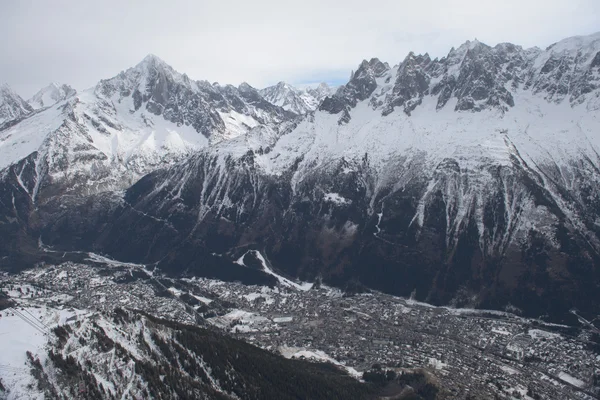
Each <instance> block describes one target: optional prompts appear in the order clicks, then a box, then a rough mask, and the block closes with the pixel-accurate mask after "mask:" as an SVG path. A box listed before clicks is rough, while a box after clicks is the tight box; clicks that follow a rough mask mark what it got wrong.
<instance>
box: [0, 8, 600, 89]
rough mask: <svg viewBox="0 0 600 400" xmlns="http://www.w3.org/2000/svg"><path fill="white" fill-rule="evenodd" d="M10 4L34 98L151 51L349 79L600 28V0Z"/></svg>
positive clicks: (22, 81)
mask: <svg viewBox="0 0 600 400" xmlns="http://www.w3.org/2000/svg"><path fill="white" fill-rule="evenodd" d="M449 4H451V5H452V6H449ZM0 16H2V18H1V19H0V33H1V36H0V37H1V38H2V40H1V41H0V57H1V58H0V60H1V61H0V83H2V82H6V83H8V84H9V85H11V86H12V87H13V88H14V89H15V90H16V91H17V92H18V93H19V94H21V95H22V96H23V97H25V98H27V97H29V96H31V95H32V94H33V93H34V92H36V91H37V90H38V89H39V88H41V87H42V86H45V85H47V84H48V83H49V82H51V81H56V82H61V83H68V84H70V85H72V86H73V87H75V88H76V89H78V90H82V89H85V88H88V87H91V86H93V85H94V84H95V83H96V82H97V81H98V80H100V79H101V78H109V77H112V76H114V75H116V74H117V73H118V72H119V71H121V70H124V69H126V68H128V67H131V66H133V65H135V64H137V63H138V62H139V61H141V60H142V59H143V58H144V56H145V55H146V54H148V53H153V54H156V55H157V56H159V57H161V58H162V59H164V60H165V61H166V62H167V63H168V64H170V65H172V66H173V67H174V68H175V69H176V70H178V71H179V72H185V73H187V74H188V76H190V77H191V78H193V79H206V80H209V81H211V82H213V81H218V82H220V83H232V84H239V83H241V82H243V81H246V82H248V83H250V84H251V85H253V86H255V87H263V86H266V85H269V84H274V83H276V82H278V81H280V80H283V81H287V82H290V83H293V84H307V83H312V82H318V81H328V82H333V83H343V82H345V81H346V80H347V78H348V76H349V74H350V71H351V70H352V69H354V68H356V66H357V65H358V64H359V63H360V61H361V60H362V59H365V58H366V59H368V58H371V57H379V58H380V59H381V60H383V61H388V62H389V63H390V64H396V63H398V62H400V61H401V60H402V59H403V58H404V57H405V56H406V54H407V53H408V52H409V51H411V50H412V51H415V52H417V53H424V52H429V54H430V55H431V56H432V57H441V56H444V55H446V54H447V53H448V50H450V48H451V47H452V46H455V47H458V46H459V45H460V44H461V43H463V42H465V41H466V40H467V39H473V38H477V39H478V40H480V41H482V42H484V43H487V44H490V45H495V44H497V43H500V42H512V43H516V44H521V45H523V46H525V47H531V46H536V45H537V46H540V47H546V46H548V45H550V44H552V43H554V42H556V41H558V40H560V39H563V38H565V37H569V36H575V35H585V34H590V33H593V32H596V31H600V0H410V1H405V0H375V1H370V0H360V1H355V0H330V1H328V0H300V1H293V2H291V1H285V0H214V1H201V0H195V1H175V0H158V1H154V0H144V1H134V0H118V1H115V0H96V1H86V0H73V1H61V0H52V1H49V0H38V1H27V0H0Z"/></svg>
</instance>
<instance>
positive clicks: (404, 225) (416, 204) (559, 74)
mask: <svg viewBox="0 0 600 400" xmlns="http://www.w3.org/2000/svg"><path fill="white" fill-rule="evenodd" d="M597 36H598V35H592V36H589V37H585V38H578V39H565V40H564V41H561V42H558V43H557V44H555V45H553V46H550V47H549V48H548V49H547V50H541V49H522V48H521V47H519V46H515V45H511V44H500V45H497V46H494V47H490V46H486V45H484V44H482V43H480V42H468V43H465V44H464V45H462V46H460V47H459V48H458V49H453V50H451V51H450V52H449V54H448V56H446V57H444V58H442V59H434V60H431V58H430V57H429V56H428V55H427V54H425V55H415V54H414V53H409V55H408V56H407V57H405V58H404V60H403V62H402V63H400V64H398V65H397V66H394V67H390V66H389V64H386V63H384V62H382V61H380V60H378V59H371V60H370V61H366V60H365V61H363V62H362V63H361V64H360V65H359V68H358V69H357V70H356V71H355V72H353V74H352V76H351V78H350V80H349V82H348V83H347V84H345V85H343V86H341V87H340V88H338V89H337V90H336V92H335V93H334V94H332V95H329V96H328V97H326V98H325V99H324V100H323V101H322V102H321V104H320V106H319V108H318V109H317V110H315V111H314V112H309V113H308V114H306V115H304V116H301V117H298V116H297V115H295V114H294V113H289V112H288V111H286V110H284V109H282V108H280V107H277V106H274V105H272V104H270V103H268V102H267V101H266V100H265V99H264V98H263V97H262V96H261V94H260V92H258V91H257V90H255V89H253V88H252V87H250V86H249V85H247V84H246V85H244V84H242V85H240V86H239V87H238V88H235V87H233V86H220V85H214V84H209V83H208V82H203V81H192V80H190V79H189V78H187V77H186V76H185V75H182V74H179V75H174V74H173V73H171V71H170V70H169V69H168V68H167V67H164V66H163V65H161V63H160V62H158V61H156V60H155V58H154V57H150V58H149V59H148V60H145V62H142V63H140V64H138V66H136V67H134V68H131V69H129V70H127V71H129V73H128V72H127V71H124V72H122V73H121V74H119V75H117V76H116V77H114V78H111V79H109V80H103V81H101V82H100V83H99V84H98V85H97V86H96V88H95V89H94V90H93V92H92V91H90V92H85V93H82V94H80V95H79V96H78V97H76V99H77V100H70V101H67V102H66V103H64V105H62V106H55V107H51V109H54V110H55V111H60V110H59V108H60V107H64V108H62V109H61V110H62V111H61V112H64V114H65V115H67V116H69V117H68V121H70V122H68V123H67V124H66V127H65V126H63V125H61V126H62V128H61V129H62V131H61V132H63V133H66V129H67V127H68V128H69V129H71V128H74V127H77V126H80V125H81V122H82V121H89V122H85V129H80V130H78V129H75V131H76V132H77V135H78V136H77V135H76V136H70V137H77V138H78V139H77V141H78V142H77V144H73V145H72V146H67V147H68V148H67V149H66V150H60V151H58V150H57V151H55V150H52V152H50V153H53V154H62V155H67V156H68V157H71V156H73V155H77V156H76V157H75V158H78V157H80V158H81V161H77V162H80V163H81V165H82V166H83V165H89V164H90V160H94V159H96V160H98V163H96V164H95V165H96V166H95V167H94V168H93V171H95V173H97V171H102V170H107V169H110V168H114V166H116V165H119V166H121V167H122V168H123V169H122V170H121V171H122V172H121V174H122V175H119V174H115V173H114V171H110V172H109V173H108V174H106V175H104V178H102V179H109V180H111V183H110V184H107V185H106V186H103V187H99V188H97V189H94V190H88V189H89V188H90V177H93V175H92V174H91V171H92V169H90V170H89V171H90V172H88V171H86V170H85V168H84V169H82V170H81V171H82V172H81V175H80V178H77V179H81V180H80V181H78V182H79V189H77V190H75V191H73V190H72V188H73V187H74V186H73V176H74V175H75V174H73V173H72V172H71V171H73V169H72V168H70V167H69V165H72V164H73V163H66V164H65V163H59V164H56V163H53V162H50V163H48V162H46V163H40V162H39V161H37V159H38V158H39V157H40V154H42V153H40V152H39V151H38V152H37V153H36V155H33V154H34V153H30V156H29V158H28V159H24V158H23V157H25V156H27V154H25V153H26V152H25V151H24V152H23V154H19V155H18V157H16V158H15V160H17V161H16V163H15V164H12V165H5V166H4V170H3V172H2V174H3V175H2V184H1V189H2V191H0V201H1V204H3V206H2V208H1V209H0V218H2V219H1V220H2V221H4V222H5V223H4V224H3V225H2V228H1V229H3V231H2V232H3V233H2V234H3V235H6V236H7V237H15V239H14V240H13V241H12V242H10V243H6V244H4V245H3V247H0V254H5V255H6V257H8V261H7V262H12V261H15V260H18V259H19V257H21V255H20V253H19V252H20V251H21V250H17V251H15V250H14V249H15V248H16V249H20V248H23V246H24V245H23V244H19V243H18V241H19V240H23V241H24V242H25V243H28V244H27V246H33V247H35V244H32V243H36V241H37V239H38V238H41V239H42V240H43V242H44V243H48V244H49V245H51V246H54V247H55V248H57V249H58V250H80V249H87V250H89V251H91V250H94V251H101V252H105V253H106V254H109V255H111V256H112V257H113V258H116V259H121V260H124V261H132V262H138V263H150V264H154V263H157V265H158V266H159V267H160V268H162V269H163V270H165V271H168V272H169V273H172V274H190V275H200V276H203V275H206V274H217V275H219V274H223V275H222V276H224V275H226V274H227V270H228V268H230V267H228V266H227V265H228V264H227V263H232V262H233V261H235V260H237V259H238V258H239V256H240V252H243V251H246V250H248V249H256V250H260V251H261V253H262V254H265V255H266V256H267V257H268V258H269V260H270V263H271V264H272V265H273V269H275V270H280V271H283V272H284V273H286V274H287V275H289V276H292V277H299V278H301V279H303V280H312V279H314V278H315V277H317V276H320V277H322V278H323V279H324V280H325V281H326V282H328V283H331V284H335V285H338V286H343V285H345V284H346V283H347V282H349V281H353V280H358V281H360V282H361V283H363V284H365V285H366V286H368V287H371V288H374V289H377V290H382V291H385V292H389V293H393V294H397V295H402V296H409V295H410V294H411V293H416V298H417V299H418V300H423V301H428V302H431V303H434V304H453V305H456V306H469V307H487V308H496V309H497V308H503V307H509V306H510V307H517V308H520V309H522V310H523V312H524V313H526V314H527V315H534V316H539V315H543V314H552V315H559V314H561V313H563V314H564V313H566V312H568V309H569V308H570V307H577V308H579V309H581V310H585V312H597V307H596V306H594V305H593V304H589V303H588V302H586V301H585V300H584V299H585V298H586V296H588V297H589V296H592V295H593V294H594V293H596V291H597V289H598V287H600V276H599V275H600V272H599V269H598V265H600V255H599V254H600V229H599V228H598V224H597V217H596V215H597V213H598V210H600V192H599V190H598V187H599V186H598V185H597V183H598V182H600V172H599V171H600V157H599V156H598V154H600V153H599V152H598V151H599V149H600V142H598V138H597V137H596V135H594V132H596V131H597V130H598V129H599V121H598V118H597V114H598V110H599V109H600V95H599V90H598V89H599V88H600V61H598V62H596V59H598V60H600V55H599V54H600V40H599V39H600V38H599V37H597ZM79 102H81V103H83V104H84V105H83V106H82V105H78V104H79ZM85 104H91V105H92V106H91V107H88V106H87V105H85ZM42 115H44V116H48V115H50V113H49V111H48V110H45V111H43V112H42V113H40V114H39V115H35V116H33V117H31V118H28V119H25V120H24V121H23V122H21V123H20V124H26V123H33V122H35V121H36V119H35V118H42V117H40V116H42ZM54 115H56V114H54ZM61 115H62V114H61ZM142 115H143V116H144V117H143V118H142ZM125 116H127V117H128V118H129V116H134V117H135V118H136V119H135V120H134V121H135V124H133V122H131V120H129V119H125ZM138 118H139V119H138ZM231 118H233V119H235V121H232V120H231ZM60 120H61V119H60V117H57V121H60ZM145 120H150V121H151V123H148V124H147V123H146V122H144V121H145ZM28 121H29V122H28ZM159 121H161V122H160V123H161V124H162V123H163V122H162V121H166V122H165V123H166V124H168V130H169V132H171V133H169V134H172V132H175V133H176V134H177V135H178V136H179V137H180V138H181V137H182V136H181V135H180V133H178V132H180V131H181V130H182V129H184V128H185V127H187V128H190V129H191V130H190V131H189V135H197V136H191V137H194V138H197V139H198V140H199V142H198V143H200V145H198V146H195V147H192V148H190V149H189V151H187V148H186V151H183V152H179V153H178V157H173V158H171V159H161V158H159V159H158V161H157V159H154V158H152V157H154V155H156V154H161V151H157V149H159V150H160V149H164V148H165V146H164V145H161V144H160V143H161V141H160V140H157V141H155V140H154V139H153V140H151V142H155V143H158V146H156V145H154V146H149V145H148V146H147V144H148V138H150V137H152V135H154V136H155V137H156V135H157V132H159V131H158V130H157V129H154V128H153V126H158V122H159ZM136 126H146V127H147V130H146V134H147V135H149V136H144V139H143V140H141V141H140V140H139V139H136V140H132V141H131V142H130V145H129V147H127V150H128V151H129V150H131V151H132V153H127V151H125V152H119V151H116V152H115V151H113V149H114V148H113V147H111V146H108V144H109V143H114V141H115V140H120V138H121V137H122V135H123V132H128V130H127V129H130V130H131V131H134V130H135V129H136V128H135V127H136ZM125 127H131V128H127V129H125ZM144 129H146V128H144ZM102 130H104V131H105V132H103V131H102ZM165 130H167V128H165ZM16 134H17V132H16V131H11V130H10V129H8V130H3V131H0V136H2V135H16ZM86 135H87V136H86ZM87 137H90V138H91V141H90V140H89V139H88V138H87ZM135 137H136V138H139V136H135ZM103 138H104V139H103ZM109 138H110V140H108V139H109ZM115 138H117V139H115ZM173 138H176V137H175V136H173ZM57 140H58V139H57ZM169 140H170V143H172V142H177V143H181V141H178V140H179V139H177V140H175V139H169ZM58 141H59V142H61V143H63V144H64V140H58ZM100 143H105V147H98V146H100ZM140 143H141V144H142V145H140ZM162 143H164V141H163V142H162ZM80 144H81V145H80ZM82 146H83V147H82ZM144 146H147V147H144ZM48 148H49V149H50V148H51V147H48ZM57 148H58V147H54V148H52V149H57ZM75 148H78V149H80V148H81V149H83V150H84V151H83V152H81V151H79V150H77V151H74V149H75ZM117 148H118V147H117ZM144 148H149V149H150V150H149V154H150V155H151V157H149V158H148V157H146V156H144V155H143V154H142V155H143V157H142V158H141V160H140V161H139V163H138V162H137V161H135V160H138V159H139V158H138V157H139V155H140V152H139V149H144ZM166 148H168V146H167V147H166ZM178 148H181V147H178ZM0 149H1V148H0ZM71 149H73V150H71ZM28 154H29V153H28ZM48 154H49V152H46V155H44V157H47V155H48ZM127 154H129V156H128V155H127ZM131 155H133V156H134V157H133V158H132V157H131ZM68 157H67V158H68ZM56 159H57V158H55V157H54V158H53V157H50V161H54V160H56ZM19 160H20V161H19ZM119 160H120V161H119ZM148 160H150V161H148ZM53 165H54V167H53ZM128 168H130V169H128ZM43 171H51V173H50V174H46V176H50V177H51V179H48V180H46V181H45V182H46V183H40V178H39V177H40V176H41V175H40V172H43ZM131 171H134V172H135V173H134V174H132V173H131ZM42 175H44V174H42ZM63 176H64V177H65V179H64V180H63V181H62V183H60V182H61V181H60V179H58V178H59V177H63ZM107 177H108V178H107ZM91 181H92V182H94V181H98V179H97V178H94V177H93V179H91ZM78 190H79V191H78ZM68 191H70V193H71V194H72V195H70V196H69V197H65V196H63V194H64V193H65V192H68ZM34 193H35V194H34ZM15 199H17V201H16V203H15ZM34 199H41V200H39V201H36V202H35V205H34V204H33V203H34ZM15 204H18V205H15ZM90 204H94V206H93V207H90ZM13 205H15V206H13ZM64 207H67V209H68V212H67V211H66V209H65V208H64ZM73 211H76V212H75V213H73ZM15 229H16V230H19V229H24V230H23V233H22V234H21V236H15V235H14V232H15ZM11 235H12V236H11ZM33 238H35V240H34V239H33ZM11 257H15V258H11ZM27 260H29V258H27ZM198 260H202V262H199V261H198ZM21 263H23V261H21ZM25 264H26V262H25ZM216 265H219V267H218V268H215V266H216ZM231 268H233V267H231ZM211 276H213V275H211Z"/></svg>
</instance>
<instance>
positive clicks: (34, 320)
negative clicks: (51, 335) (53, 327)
mask: <svg viewBox="0 0 600 400" xmlns="http://www.w3.org/2000/svg"><path fill="white" fill-rule="evenodd" d="M14 310H15V312H16V313H17V314H18V315H19V316H21V317H22V318H24V319H27V321H29V322H31V323H32V324H33V325H35V326H37V327H38V328H39V329H41V330H44V331H45V330H46V328H45V327H44V326H43V325H42V324H41V323H40V322H39V321H37V319H36V318H35V317H33V320H32V319H31V318H29V317H28V316H26V315H25V314H23V313H22V312H21V311H19V310H16V309H14Z"/></svg>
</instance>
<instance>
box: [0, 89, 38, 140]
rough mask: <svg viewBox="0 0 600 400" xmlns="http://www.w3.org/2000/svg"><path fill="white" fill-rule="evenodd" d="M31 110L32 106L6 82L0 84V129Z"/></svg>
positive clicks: (23, 116)
mask: <svg viewBox="0 0 600 400" xmlns="http://www.w3.org/2000/svg"><path fill="white" fill-rule="evenodd" d="M32 112H33V108H32V107H31V106H30V105H29V104H28V103H27V102H26V101H25V100H23V99H22V98H21V96H19V95H18V94H17V93H15V91H14V90H12V89H11V87H10V86H9V85H8V84H6V83H4V84H2V85H0V129H1V128H2V127H3V126H6V125H7V124H11V123H14V122H16V121H19V120H21V119H23V118H25V117H26V116H27V115H29V114H31V113H32Z"/></svg>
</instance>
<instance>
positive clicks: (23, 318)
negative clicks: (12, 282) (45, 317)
mask: <svg viewBox="0 0 600 400" xmlns="http://www.w3.org/2000/svg"><path fill="white" fill-rule="evenodd" d="M9 310H12V311H13V312H14V313H15V314H16V315H17V317H19V318H21V319H22V320H23V321H25V323H27V324H28V325H30V326H31V327H33V328H34V329H36V330H37V331H38V332H40V333H42V334H43V335H46V334H47V332H45V331H44V330H43V329H41V328H40V327H39V326H37V325H35V324H33V323H32V322H31V321H29V320H28V319H27V318H25V317H23V315H21V314H20V313H19V312H18V311H17V310H15V309H14V308H12V309H11V308H9Z"/></svg>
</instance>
